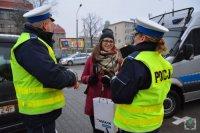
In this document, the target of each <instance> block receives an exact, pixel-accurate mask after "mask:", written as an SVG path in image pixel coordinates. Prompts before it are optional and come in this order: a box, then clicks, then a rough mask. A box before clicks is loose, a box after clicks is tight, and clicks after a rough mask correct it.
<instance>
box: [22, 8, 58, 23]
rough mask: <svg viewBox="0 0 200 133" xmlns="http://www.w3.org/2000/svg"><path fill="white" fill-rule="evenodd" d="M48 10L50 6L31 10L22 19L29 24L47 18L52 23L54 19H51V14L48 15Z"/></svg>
mask: <svg viewBox="0 0 200 133" xmlns="http://www.w3.org/2000/svg"><path fill="white" fill-rule="evenodd" d="M50 10H51V5H43V6H40V7H38V8H35V9H33V10H30V11H29V12H27V13H25V14H24V15H23V17H24V18H26V19H27V21H28V22H30V23H35V22H39V21H42V20H46V19H49V18H50V19H51V20H52V21H54V19H53V18H51V16H52V14H51V13H50Z"/></svg>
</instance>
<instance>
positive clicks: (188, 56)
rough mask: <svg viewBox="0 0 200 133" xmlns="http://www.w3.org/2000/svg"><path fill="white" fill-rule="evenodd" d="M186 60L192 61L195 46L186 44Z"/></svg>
mask: <svg viewBox="0 0 200 133" xmlns="http://www.w3.org/2000/svg"><path fill="white" fill-rule="evenodd" d="M183 52H184V58H185V59H186V60H190V59H191V56H192V55H193V54H194V46H193V44H185V45H184V46H183Z"/></svg>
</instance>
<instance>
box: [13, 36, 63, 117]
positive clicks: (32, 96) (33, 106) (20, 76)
mask: <svg viewBox="0 0 200 133" xmlns="http://www.w3.org/2000/svg"><path fill="white" fill-rule="evenodd" d="M29 39H30V34H29V33H22V34H21V36H20V37H19V38H18V40H17V43H16V44H15V45H14V46H13V48H12V49H11V68H12V73H13V83H14V86H15V90H16V95H17V99H18V106H19V112H20V113H22V114H28V115H36V114H43V113H48V112H51V111H53V110H55V109H59V108H62V107H63V106H64V105H65V98H64V94H63V92H62V91H61V90H57V89H54V88H44V87H43V84H42V83H40V82H39V81H38V80H37V79H36V78H35V77H34V76H32V75H31V74H29V73H28V72H27V71H26V70H25V69H24V68H23V67H22V66H21V65H20V64H18V62H17V61H16V58H15V55H14V50H15V49H16V48H17V47H18V46H19V45H23V44H24V43H23V42H25V41H27V40H29ZM37 39H38V40H40V41H41V42H42V43H43V44H44V46H45V47H46V48H47V49H48V52H49V55H50V57H51V58H52V60H53V61H54V62H55V63H57V62H56V58H55V54H54V52H53V50H52V48H51V47H50V46H49V45H48V44H47V43H46V42H44V41H43V40H42V39H40V38H37ZM36 45H37V44H36ZM38 67H39V66H38Z"/></svg>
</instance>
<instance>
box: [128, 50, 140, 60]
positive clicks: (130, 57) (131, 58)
mask: <svg viewBox="0 0 200 133" xmlns="http://www.w3.org/2000/svg"><path fill="white" fill-rule="evenodd" d="M139 53H140V52H139V51H135V52H133V53H131V54H130V55H128V56H127V57H126V59H128V60H133V59H135V57H136V56H137V55H138V54H139Z"/></svg>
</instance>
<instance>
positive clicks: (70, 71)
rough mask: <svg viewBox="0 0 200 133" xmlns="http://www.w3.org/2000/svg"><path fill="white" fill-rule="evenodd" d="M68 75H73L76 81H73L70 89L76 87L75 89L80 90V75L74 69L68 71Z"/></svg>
mask: <svg viewBox="0 0 200 133" xmlns="http://www.w3.org/2000/svg"><path fill="white" fill-rule="evenodd" d="M66 71H67V72H68V73H71V74H72V75H73V76H74V78H73V79H74V81H72V83H71V85H70V86H69V87H74V89H78V88H79V83H78V74H77V73H76V72H74V71H73V70H72V69H68V68H67V69H66Z"/></svg>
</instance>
